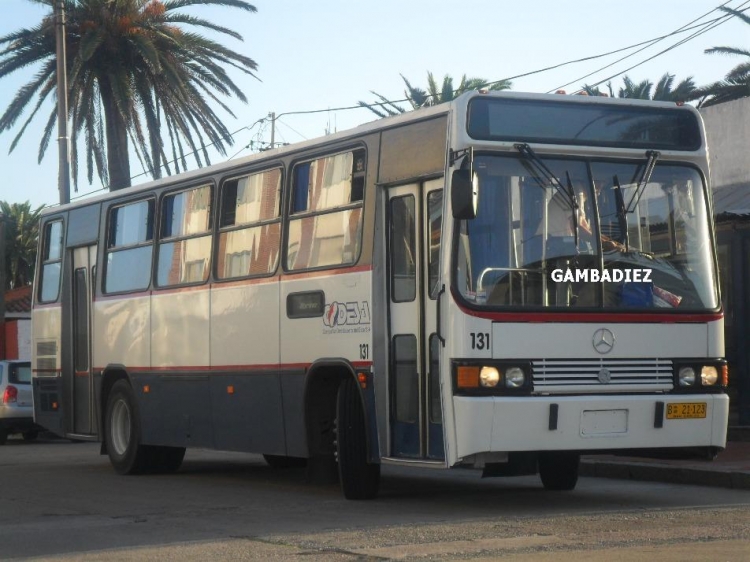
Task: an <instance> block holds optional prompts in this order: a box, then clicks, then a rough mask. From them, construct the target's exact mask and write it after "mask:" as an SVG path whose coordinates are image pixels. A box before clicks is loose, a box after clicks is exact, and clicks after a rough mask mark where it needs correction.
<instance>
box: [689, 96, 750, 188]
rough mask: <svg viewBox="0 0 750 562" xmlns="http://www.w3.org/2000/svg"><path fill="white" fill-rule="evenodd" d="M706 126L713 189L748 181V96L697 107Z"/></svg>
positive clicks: (749, 169) (749, 107)
mask: <svg viewBox="0 0 750 562" xmlns="http://www.w3.org/2000/svg"><path fill="white" fill-rule="evenodd" d="M700 113H701V115H702V116H703V121H704V122H705V125H706V137H707V141H708V151H709V158H710V163H711V183H712V185H713V188H714V189H716V188H721V187H724V186H729V185H736V184H740V183H748V182H750V165H748V153H749V152H750V119H748V116H750V98H743V99H740V100H735V101H731V102H727V103H720V104H719V105H714V106H711V107H706V108H703V109H701V110H700Z"/></svg>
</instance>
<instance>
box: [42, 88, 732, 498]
mask: <svg viewBox="0 0 750 562" xmlns="http://www.w3.org/2000/svg"><path fill="white" fill-rule="evenodd" d="M40 233H41V235H40V245H39V252H38V264H37V275H36V279H35V287H34V299H33V301H34V302H33V360H32V367H33V374H34V379H33V382H34V413H35V419H36V421H37V423H39V424H41V425H42V426H44V427H45V428H47V429H49V430H51V431H53V432H55V433H57V434H59V435H61V436H65V437H68V438H72V439H77V440H84V441H87V440H90V441H100V442H101V453H102V454H107V455H109V458H110V459H111V462H112V465H113V466H114V468H115V470H116V471H117V472H118V473H121V474H134V473H149V472H167V471H175V470H177V469H178V468H179V467H180V464H181V462H182V460H183V456H184V454H185V449H186V448H188V447H199V448H212V449H220V450H228V451H243V452H249V453H256V454H262V455H264V457H265V459H266V460H267V461H268V463H269V464H270V465H271V466H273V467H282V466H300V465H303V464H304V465H306V466H307V473H308V476H309V478H310V479H311V480H313V481H328V482H330V481H331V480H333V479H337V480H338V481H340V483H341V488H342V490H343V494H344V495H345V497H346V498H351V499H368V498H374V497H376V496H377V493H378V486H379V481H380V468H381V465H384V464H385V465H387V464H390V465H404V466H415V467H434V468H446V469H447V468H457V467H471V468H476V469H480V470H482V471H483V474H484V475H485V476H514V475H529V474H537V473H538V474H539V475H540V477H541V482H542V484H543V486H544V487H545V488H546V489H551V490H570V489H573V488H574V487H575V485H576V482H577V479H578V473H579V461H580V456H581V454H597V453H598V454H603V453H607V454H644V455H646V454H663V453H670V454H671V455H673V456H685V455H694V454H701V455H715V454H716V453H717V452H718V451H720V450H721V449H722V448H724V447H725V445H726V433H727V420H728V397H727V394H726V392H725V391H726V387H727V379H728V369H727V365H726V361H725V359H724V349H723V312H722V309H721V300H720V295H719V289H718V283H717V275H718V272H717V262H716V249H715V235H714V227H713V221H712V203H711V191H710V187H709V167H708V152H707V147H706V140H705V134H704V129H703V124H702V120H701V117H700V115H699V114H698V112H697V111H696V110H695V109H694V108H693V107H691V106H688V105H681V104H675V103H663V102H650V101H641V100H630V99H611V98H606V97H587V96H564V95H546V94H524V93H516V92H486V91H474V92H470V93H466V94H463V95H461V96H460V97H458V98H457V99H456V100H454V101H452V102H450V103H445V104H441V105H437V106H434V107H430V108H425V109H420V110H417V111H412V112H408V113H405V114H402V115H399V116H395V117H389V118H386V119H381V120H378V121H374V122H372V123H368V124H364V125H361V126H359V127H357V128H354V129H352V130H348V131H344V132H338V133H336V134H332V135H329V136H325V137H323V138H320V139H316V140H311V141H305V142H302V143H299V144H295V145H291V146H286V147H282V148H277V149H273V150H269V151H266V152H262V153H259V154H254V155H251V156H248V157H246V158H244V159H241V160H236V161H229V162H225V163H221V164H217V165H213V166H211V167H207V168H204V169H199V170H195V171H191V172H187V173H183V174H180V175H175V176H172V177H167V178H164V179H161V180H157V181H154V182H151V183H147V184H144V185H141V186H137V187H133V188H128V189H123V190H120V191H115V192H111V193H108V194H106V195H102V196H99V197H95V198H89V199H85V200H83V201H80V202H77V203H74V204H68V205H64V206H60V207H55V208H51V209H47V210H45V212H44V213H43V216H42V219H41V225H40Z"/></svg>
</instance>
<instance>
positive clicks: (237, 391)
mask: <svg viewBox="0 0 750 562" xmlns="http://www.w3.org/2000/svg"><path fill="white" fill-rule="evenodd" d="M211 409H212V410H213V412H214V414H213V421H214V426H213V430H214V447H215V448H217V449H222V450H227V451H247V452H254V453H268V454H273V455H284V454H286V446H285V439H284V420H283V415H282V409H281V392H280V388H279V379H278V375H276V374H269V375H262V374H250V375H211Z"/></svg>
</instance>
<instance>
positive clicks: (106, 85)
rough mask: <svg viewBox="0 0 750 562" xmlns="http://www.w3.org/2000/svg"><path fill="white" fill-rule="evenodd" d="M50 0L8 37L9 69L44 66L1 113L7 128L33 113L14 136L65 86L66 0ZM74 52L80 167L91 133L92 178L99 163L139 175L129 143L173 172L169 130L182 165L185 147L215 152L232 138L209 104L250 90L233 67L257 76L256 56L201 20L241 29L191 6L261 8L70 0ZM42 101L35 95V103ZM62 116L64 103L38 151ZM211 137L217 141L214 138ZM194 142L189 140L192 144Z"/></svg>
mask: <svg viewBox="0 0 750 562" xmlns="http://www.w3.org/2000/svg"><path fill="white" fill-rule="evenodd" d="M30 1H33V2H36V3H39V4H44V5H46V6H49V7H50V13H49V14H48V15H47V16H45V17H44V18H43V19H42V21H41V22H40V23H39V24H38V25H36V26H35V27H31V28H25V29H20V30H18V31H15V32H13V33H11V34H9V35H6V36H5V37H0V46H3V45H4V46H5V49H4V50H2V51H0V78H2V77H3V76H6V75H9V74H11V73H12V72H14V71H15V70H18V69H20V68H24V67H27V66H29V65H37V66H39V67H40V69H39V71H38V72H37V74H36V75H35V76H34V77H33V78H32V80H31V81H29V82H28V83H27V84H26V85H24V86H23V87H22V88H21V89H20V90H19V91H18V92H17V93H16V95H15V97H14V99H13V100H12V101H11V103H10V104H9V105H8V107H7V109H6V110H5V113H4V114H3V115H2V117H0V132H2V131H7V130H9V129H11V128H12V127H13V126H14V125H15V123H16V122H17V121H18V119H19V118H20V117H21V116H22V114H23V113H24V111H25V110H26V109H27V108H29V107H30V106H33V108H32V109H31V113H30V115H29V117H28V119H27V120H26V121H25V122H24V123H23V125H22V126H21V128H20V130H19V131H18V134H17V135H16V137H15V138H14V139H13V142H12V144H11V149H10V150H11V151H12V150H13V149H14V148H15V147H16V145H17V144H18V141H19V139H20V138H21V136H22V135H23V134H24V132H25V131H26V128H27V127H28V125H29V123H30V122H31V121H32V119H33V118H34V117H35V116H36V115H37V113H38V112H39V110H40V108H41V107H42V105H43V104H44V102H45V101H46V100H48V99H49V98H54V97H56V95H57V91H56V68H55V67H56V63H55V61H56V58H55V26H54V16H53V14H52V11H51V10H52V8H53V6H54V4H55V2H57V1H58V0H30ZM64 2H65V11H66V20H67V24H66V25H67V34H66V35H67V39H66V49H67V55H68V65H67V67H68V68H67V72H68V85H69V93H68V99H69V118H70V120H71V123H72V126H71V156H72V162H71V166H72V172H73V177H74V179H75V180H76V185H77V177H78V157H79V149H78V141H79V137H81V138H82V141H83V144H84V151H83V152H84V154H85V155H86V168H87V176H88V180H89V183H91V182H92V181H93V170H94V167H95V168H96V171H97V174H98V176H99V179H100V180H101V181H102V183H103V184H104V185H107V184H109V186H110V188H111V189H119V188H122V187H128V186H129V185H130V160H129V152H128V148H129V145H130V143H132V144H133V148H134V151H135V153H136V155H137V157H138V158H139V160H141V161H142V162H143V163H144V165H145V167H146V168H147V169H148V171H149V172H150V173H151V175H152V176H153V177H154V178H158V177H161V168H162V166H164V167H165V169H166V172H167V174H171V169H170V167H169V164H168V160H169V158H168V157H167V154H166V151H165V143H164V139H163V138H162V132H163V131H165V132H166V134H167V135H168V137H169V141H170V143H171V148H172V154H171V157H172V160H173V161H174V162H175V172H179V171H180V167H182V168H183V169H185V168H186V166H187V163H186V150H185V148H189V149H190V150H189V151H188V154H189V152H190V151H192V152H193V154H194V155H195V160H196V163H197V164H198V166H201V165H202V158H201V153H203V159H205V160H206V162H207V163H208V162H209V159H208V153H207V151H206V148H207V146H208V144H209V143H210V144H213V145H214V146H215V147H216V148H217V149H218V150H219V152H221V153H222V154H225V153H226V152H225V147H226V146H227V145H231V144H232V139H231V136H230V133H229V131H228V130H227V128H226V127H225V126H224V124H223V123H222V122H221V120H220V119H219V117H218V116H217V114H216V113H215V112H214V110H213V109H212V108H211V106H210V105H209V101H213V102H215V103H216V104H218V105H219V106H220V107H221V108H222V109H224V110H225V111H227V112H228V113H229V114H230V115H232V116H234V115H233V114H232V112H231V111H230V110H229V108H228V107H227V106H226V105H225V104H224V103H223V102H222V101H221V100H220V96H227V97H231V96H232V95H234V96H236V97H237V98H238V99H240V100H242V101H243V102H247V98H246V97H245V95H244V94H243V93H242V91H241V90H240V89H239V88H238V87H237V85H236V84H235V83H234V81H233V80H232V79H231V78H230V77H229V75H228V74H227V72H226V69H225V67H232V68H234V69H237V70H239V71H241V72H244V73H246V74H249V75H251V76H254V74H253V72H252V71H253V70H255V69H256V68H257V65H256V63H255V61H253V60H252V59H251V58H248V57H246V56H244V55H241V54H240V53H237V52H235V51H233V50H231V49H228V48H226V47H224V46H223V45H221V44H220V43H217V42H215V41H212V40H210V39H207V38H206V37H203V36H202V35H200V34H198V33H195V32H194V31H191V30H189V29H185V27H186V26H191V27H192V28H196V27H197V28H203V29H209V30H212V31H215V32H218V33H221V34H224V35H229V36H230V37H234V38H236V39H240V40H241V39H242V37H241V36H240V35H239V34H238V33H236V32H234V31H232V30H230V29H227V28H225V27H221V26H218V25H215V24H213V23H211V22H210V21H208V20H206V19H202V18H199V17H195V16H191V15H187V14H184V13H181V12H180V11H179V10H180V9H181V8H185V7H189V6H196V5H199V6H208V5H218V6H228V7H233V8H239V9H242V10H245V11H248V12H255V11H256V9H255V7H254V6H253V5H251V4H249V3H248V2H246V1H245V0H64ZM33 102H35V103H33ZM55 121H56V104H55V107H54V108H53V109H52V111H51V112H50V115H49V118H48V119H47V123H46V126H45V127H44V132H43V134H42V140H41V142H40V144H39V161H40V162H41V159H42V158H43V156H44V153H45V151H46V149H47V147H48V145H49V141H50V138H51V136H52V132H53V128H54V125H55ZM207 141H208V142H207ZM185 145H187V147H186V146H185Z"/></svg>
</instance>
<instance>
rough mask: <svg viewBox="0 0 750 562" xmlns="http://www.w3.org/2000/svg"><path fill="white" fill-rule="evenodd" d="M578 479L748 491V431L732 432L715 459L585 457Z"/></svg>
mask: <svg viewBox="0 0 750 562" xmlns="http://www.w3.org/2000/svg"><path fill="white" fill-rule="evenodd" d="M581 476H595V477H600V478H619V479H625V480H648V481H651V482H669V483H675V484H693V485H700V486H714V487H719V488H738V489H745V490H747V489H750V428H731V429H730V431H729V440H728V441H727V446H726V449H724V450H723V451H721V452H720V453H719V454H718V455H717V456H716V458H714V459H709V458H694V459H684V460H675V459H652V458H642V457H619V456H614V455H596V456H585V457H583V458H582V461H581Z"/></svg>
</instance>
